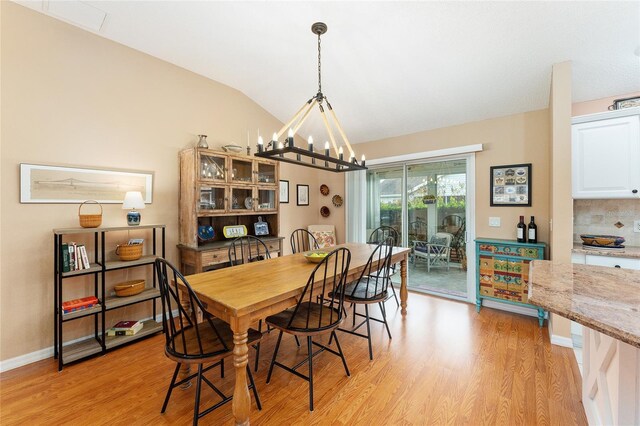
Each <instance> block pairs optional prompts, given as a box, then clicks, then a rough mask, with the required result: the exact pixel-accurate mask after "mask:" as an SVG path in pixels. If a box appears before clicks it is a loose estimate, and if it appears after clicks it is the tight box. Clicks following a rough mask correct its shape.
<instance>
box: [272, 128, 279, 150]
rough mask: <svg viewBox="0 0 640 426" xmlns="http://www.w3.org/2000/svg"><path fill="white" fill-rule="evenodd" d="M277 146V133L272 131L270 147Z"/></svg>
mask: <svg viewBox="0 0 640 426" xmlns="http://www.w3.org/2000/svg"><path fill="white" fill-rule="evenodd" d="M276 148H278V134H277V133H276V132H273V136H271V149H276Z"/></svg>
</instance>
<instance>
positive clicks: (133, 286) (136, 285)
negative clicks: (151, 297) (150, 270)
mask: <svg viewBox="0 0 640 426" xmlns="http://www.w3.org/2000/svg"><path fill="white" fill-rule="evenodd" d="M144 283H145V281H144V280H132V281H125V282H122V283H120V284H116V286H115V287H114V288H113V289H114V290H115V292H116V296H118V297H125V296H135V295H136V294H140V293H142V291H143V290H144Z"/></svg>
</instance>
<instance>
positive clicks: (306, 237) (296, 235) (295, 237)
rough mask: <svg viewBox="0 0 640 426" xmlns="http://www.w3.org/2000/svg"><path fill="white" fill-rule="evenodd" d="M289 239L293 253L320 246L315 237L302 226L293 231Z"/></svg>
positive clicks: (316, 248)
mask: <svg viewBox="0 0 640 426" xmlns="http://www.w3.org/2000/svg"><path fill="white" fill-rule="evenodd" d="M289 240H290V242H291V251H292V252H293V253H294V254H295V253H300V252H303V251H309V250H318V249H319V248H320V246H319V245H318V241H317V240H316V237H314V236H313V234H312V233H311V232H309V231H307V230H306V229H304V228H300V229H296V230H295V231H293V232H292V233H291V238H290V239H289Z"/></svg>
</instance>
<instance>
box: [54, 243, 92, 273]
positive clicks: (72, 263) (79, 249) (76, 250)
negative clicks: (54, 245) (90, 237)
mask: <svg viewBox="0 0 640 426" xmlns="http://www.w3.org/2000/svg"><path fill="white" fill-rule="evenodd" d="M60 251H61V253H60V258H61V259H62V272H70V271H79V270H82V269H89V268H91V264H90V263H89V256H87V249H86V248H85V247H84V244H76V243H74V242H70V243H63V244H62V246H61V248H60Z"/></svg>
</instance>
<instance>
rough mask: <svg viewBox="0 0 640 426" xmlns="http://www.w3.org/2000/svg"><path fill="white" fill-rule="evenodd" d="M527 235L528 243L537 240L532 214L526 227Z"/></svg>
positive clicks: (536, 230)
mask: <svg viewBox="0 0 640 426" xmlns="http://www.w3.org/2000/svg"><path fill="white" fill-rule="evenodd" d="M527 237H528V238H529V242H530V243H537V242H538V227H537V226H536V223H535V221H534V220H533V216H531V222H529V226H528V227H527Z"/></svg>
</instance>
